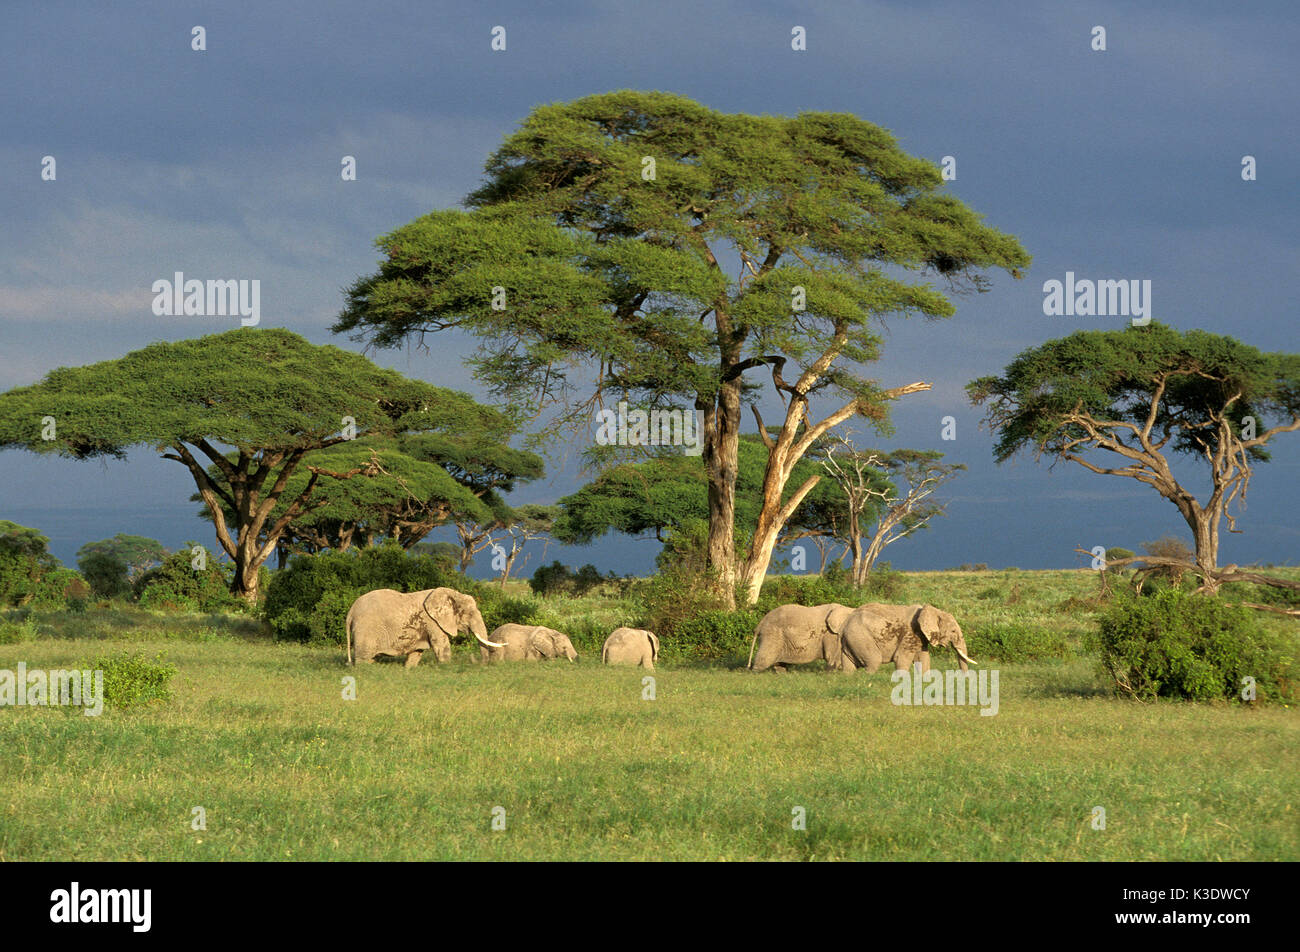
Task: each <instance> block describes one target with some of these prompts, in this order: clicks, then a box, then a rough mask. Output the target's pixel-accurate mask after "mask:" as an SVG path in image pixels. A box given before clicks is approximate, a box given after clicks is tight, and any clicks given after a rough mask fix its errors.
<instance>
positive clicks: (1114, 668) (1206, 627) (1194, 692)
mask: <svg viewBox="0 0 1300 952" xmlns="http://www.w3.org/2000/svg"><path fill="white" fill-rule="evenodd" d="M1095 641H1096V648H1097V650H1098V651H1099V653H1100V656H1101V664H1102V667H1103V669H1104V670H1105V671H1106V673H1107V674H1108V675H1109V676H1110V678H1111V679H1112V680H1113V681H1114V682H1115V685H1116V687H1117V688H1118V690H1119V691H1120V692H1121V693H1123V694H1127V695H1130V696H1132V697H1136V698H1142V699H1150V698H1156V697H1168V698H1183V699H1187V700H1198V701H1200V700H1211V699H1215V698H1226V699H1229V700H1232V699H1240V698H1241V691H1242V688H1243V684H1244V683H1245V682H1244V679H1245V678H1247V677H1250V678H1253V679H1254V680H1255V683H1256V691H1257V692H1258V696H1259V697H1260V698H1266V697H1267V698H1273V699H1282V698H1288V699H1289V698H1291V697H1292V696H1293V694H1294V690H1293V687H1292V684H1291V680H1290V679H1291V678H1292V677H1294V673H1295V670H1296V658H1295V650H1294V648H1290V649H1288V648H1286V647H1284V646H1283V645H1282V644H1281V643H1280V642H1274V641H1272V640H1271V639H1269V637H1268V636H1266V635H1265V634H1264V632H1263V631H1261V630H1260V629H1259V628H1258V627H1257V624H1256V619H1255V618H1254V616H1253V615H1252V614H1251V612H1250V610H1249V609H1246V608H1241V607H1239V606H1235V605H1229V604H1227V603H1225V602H1223V601H1222V600H1221V599H1218V598H1208V597H1205V596H1201V595H1192V594H1189V593H1187V592H1184V591H1181V590H1179V589H1165V590H1164V591H1162V592H1159V593H1157V594H1156V595H1154V596H1151V597H1148V598H1136V597H1133V596H1129V595H1126V596H1122V597H1119V598H1117V599H1116V600H1115V602H1114V603H1113V604H1112V605H1111V607H1110V608H1109V609H1108V610H1107V612H1106V613H1105V614H1104V615H1102V617H1101V618H1100V619H1099V620H1098V632H1097V635H1096V638H1095Z"/></svg>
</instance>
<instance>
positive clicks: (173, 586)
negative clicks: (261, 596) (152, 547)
mask: <svg viewBox="0 0 1300 952" xmlns="http://www.w3.org/2000/svg"><path fill="white" fill-rule="evenodd" d="M196 547H198V543H195V542H186V543H185V546H184V547H183V548H181V549H178V550H177V551H175V552H173V553H172V554H171V555H169V556H167V558H165V559H163V562H162V565H159V566H158V567H156V568H152V569H150V570H149V571H147V572H144V573H142V574H141V575H140V577H139V578H138V579H137V580H136V583H135V591H136V594H137V598H138V599H139V602H140V607H141V608H149V609H154V610H163V611H174V612H176V611H181V612H221V611H245V610H247V605H246V603H245V602H244V600H243V599H241V598H240V597H239V596H237V595H235V594H233V593H232V592H231V591H230V578H229V576H228V575H227V572H226V569H224V568H223V567H222V566H221V565H220V564H219V563H218V562H217V560H216V557H215V556H214V555H213V554H212V553H211V552H209V551H208V550H207V549H204V550H203V551H204V553H205V557H204V563H203V566H204V567H203V568H202V569H196V568H195V567H194V565H193V560H194V554H193V550H194V549H195V548H196Z"/></svg>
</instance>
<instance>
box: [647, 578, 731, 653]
mask: <svg viewBox="0 0 1300 952" xmlns="http://www.w3.org/2000/svg"><path fill="white" fill-rule="evenodd" d="M629 596H630V597H631V599H632V602H633V604H634V605H635V606H636V607H637V614H638V621H637V623H636V624H635V625H634V626H633V627H637V628H647V629H649V630H650V631H653V632H654V633H655V634H656V635H658V636H659V640H660V642H666V641H668V640H669V639H671V638H673V637H675V635H676V632H677V628H678V626H680V625H684V624H687V623H688V622H689V620H690V619H691V618H694V617H695V616H697V615H699V614H701V613H703V612H706V611H713V610H723V609H725V607H726V606H725V605H724V603H723V600H722V599H721V598H719V597H718V594H717V592H716V591H715V589H714V588H713V586H712V585H711V584H710V578H709V576H708V575H707V574H700V573H692V572H688V571H684V570H682V569H669V570H667V571H665V572H660V573H659V574H658V575H652V576H651V577H650V578H646V579H638V580H637V581H636V582H634V583H633V584H632V586H631V587H630V589H629Z"/></svg>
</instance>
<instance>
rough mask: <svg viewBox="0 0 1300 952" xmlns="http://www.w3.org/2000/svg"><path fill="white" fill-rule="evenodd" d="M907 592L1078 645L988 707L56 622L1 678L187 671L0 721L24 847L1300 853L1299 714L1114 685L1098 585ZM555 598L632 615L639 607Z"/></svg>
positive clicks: (715, 676)
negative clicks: (151, 699)
mask: <svg viewBox="0 0 1300 952" xmlns="http://www.w3.org/2000/svg"><path fill="white" fill-rule="evenodd" d="M904 584H905V591H904V592H903V593H902V597H900V598H896V599H894V600H897V601H923V600H925V601H933V602H935V603H936V604H940V605H942V606H944V607H949V608H951V610H952V611H953V612H954V613H955V614H957V616H958V618H959V619H960V620H961V621H962V623H963V626H964V627H965V628H966V630H967V632H968V633H971V632H972V631H975V632H978V631H980V630H981V628H989V627H990V626H997V625H1003V624H1006V625H1020V626H1028V627H1044V626H1046V627H1050V629H1051V630H1052V631H1054V632H1058V633H1060V634H1062V635H1064V636H1065V638H1066V639H1067V641H1068V643H1069V644H1070V646H1071V648H1072V650H1071V651H1070V652H1068V653H1067V654H1068V656H1067V657H1064V658H1059V659H1053V660H1047V661H1040V662H1032V663H1019V664H1013V663H998V664H997V665H996V666H997V667H998V668H999V672H1000V679H999V687H1000V700H999V711H998V714H997V715H996V716H981V715H980V713H979V709H978V708H976V707H964V708H958V707H903V706H895V705H893V704H891V703H890V692H891V687H892V685H891V682H890V666H888V665H886V666H885V668H884V669H883V670H881V671H879V672H877V673H876V674H875V675H873V676H865V675H861V674H858V675H853V676H841V675H831V674H827V673H825V672H823V671H818V670H814V669H811V668H809V669H806V670H797V671H793V672H791V673H789V674H785V675H778V674H763V675H753V674H750V673H748V672H745V671H744V670H739V669H737V667H736V666H737V665H743V658H741V659H738V660H737V661H734V662H731V663H726V664H717V665H695V666H672V665H667V664H665V665H661V666H660V669H659V670H658V671H656V672H655V682H654V688H655V691H654V694H655V697H654V699H653V700H646V699H644V698H643V694H644V692H645V688H644V686H643V681H642V679H643V677H644V676H645V675H646V672H644V671H641V670H640V669H615V668H605V667H602V666H601V665H600V664H599V663H596V662H597V659H596V658H595V656H594V655H592V654H591V653H590V652H587V653H586V654H585V656H584V657H583V658H582V660H581V661H580V662H579V663H577V664H573V665H570V664H567V663H563V662H561V663H551V664H546V665H532V664H519V665H513V666H496V667H491V668H486V667H483V666H480V665H478V664H475V663H473V657H474V654H475V652H474V651H472V650H470V649H469V648H468V647H465V648H461V649H458V651H457V653H456V655H455V657H454V658H453V661H452V663H451V664H449V665H444V666H438V665H436V664H430V663H426V664H422V665H421V666H420V667H418V668H416V669H414V670H406V669H404V668H403V667H401V665H400V664H396V663H380V664H376V665H373V666H366V667H362V668H359V669H355V670H349V669H347V668H345V667H344V666H343V663H342V656H341V652H334V651H331V650H328V649H324V648H315V647H309V646H301V645H290V644H277V643H274V642H271V641H269V640H268V639H267V638H266V637H265V636H264V635H262V634H261V633H260V631H259V630H258V626H257V625H256V624H255V623H252V622H250V621H247V620H238V619H230V618H216V617H206V618H205V617H198V616H190V617H180V616H170V617H169V616H157V615H152V616H151V615H148V614H146V613H139V612H136V613H132V612H115V613H114V612H96V611H93V610H92V611H90V612H87V613H85V614H82V615H58V616H41V617H38V618H37V619H36V620H37V623H38V627H39V628H40V631H41V636H40V637H39V638H38V639H37V640H35V641H32V642H28V643H25V644H12V645H0V668H9V669H12V668H14V667H15V666H16V664H17V663H18V662H19V661H25V662H26V663H27V665H28V667H29V668H57V667H65V666H71V665H73V664H74V663H76V662H78V661H82V660H85V659H87V658H90V657H94V656H97V655H101V654H105V653H109V652H113V651H118V650H128V649H129V650H140V651H143V652H146V653H148V654H150V655H153V654H155V653H157V652H159V651H162V652H165V653H166V656H167V660H168V661H169V662H171V663H172V664H174V665H175V666H176V668H177V674H176V676H175V677H174V679H173V682H172V691H173V697H172V700H170V701H169V702H166V703H159V704H153V705H150V706H147V707H144V708H138V709H132V710H112V709H109V710H106V711H105V712H104V714H103V715H102V716H100V717H98V718H95V717H85V716H82V715H81V713H79V712H77V711H72V710H60V709H43V708H4V709H0V771H2V773H0V860H40V859H64V860H74V859H75V860H172V859H181V860H286V859H287V860H339V859H345V860H371V859H395V860H426V859H476V860H513V859H518V860H540V859H558V860H589V859H603V860H614V859H649V860H653V859H663V860H674V859H701V860H806V859H818V860H830V859H852V860H902V859H905V860H920V859H962V860H1296V859H1300V769H1298V768H1300V713H1298V712H1297V711H1296V710H1295V708H1293V707H1292V708H1287V707H1283V706H1280V705H1275V706H1267V707H1266V706H1259V707H1251V706H1246V705H1240V704H1226V703H1225V704H1190V703H1173V702H1170V703H1152V704H1140V703H1136V702H1132V701H1126V700H1121V699H1118V698H1115V697H1113V696H1112V695H1111V693H1110V691H1109V689H1108V687H1107V685H1106V683H1105V682H1104V680H1103V679H1102V677H1101V675H1100V674H1099V673H1098V671H1097V669H1096V661H1095V659H1094V658H1093V657H1091V656H1090V655H1089V654H1088V653H1087V651H1086V649H1085V648H1084V646H1083V643H1082V641H1081V638H1082V635H1083V633H1084V632H1085V631H1086V630H1087V629H1088V628H1089V627H1090V624H1091V618H1092V617H1093V614H1094V612H1095V606H1092V605H1091V604H1090V602H1089V599H1090V598H1091V597H1092V595H1093V594H1094V593H1095V591H1096V575H1095V574H1092V573H1081V572H1078V573H1076V572H1018V571H1008V572H987V573H914V574H910V575H908V576H907V577H906V579H905V583H904ZM998 592H1000V593H1001V594H1000V595H998V594H996V593H998ZM550 610H551V611H553V612H554V613H555V614H557V615H559V616H564V615H565V614H566V613H569V614H570V615H571V617H573V618H575V619H576V618H579V617H582V618H600V619H604V618H605V616H607V615H608V616H610V620H611V621H626V620H629V619H625V618H624V619H620V618H615V617H614V616H617V615H618V613H619V611H621V610H622V609H621V607H620V603H619V601H618V600H617V598H608V599H602V598H601V597H600V596H591V597H588V598H587V599H571V600H568V601H564V602H559V603H555V604H553V605H552V606H551V607H550ZM602 623H603V622H602ZM1268 623H1269V624H1270V625H1277V626H1282V627H1286V628H1288V630H1291V631H1294V622H1292V621H1289V620H1287V619H1282V618H1277V619H1270V620H1269V622H1268ZM1288 626H1289V627H1288ZM611 627H612V626H611ZM580 648H581V646H580ZM936 660H937V661H938V663H939V664H941V665H944V666H946V665H947V664H948V663H949V659H947V658H944V657H943V655H942V654H939V655H936ZM350 674H355V676H356V678H357V697H356V699H355V700H345V699H344V698H343V696H342V695H343V685H342V679H343V678H345V677H347V676H348V675H350ZM1099 806H1100V807H1103V808H1104V810H1105V829H1104V830H1099V829H1094V822H1093V817H1094V808H1095V807H1099ZM195 807H202V808H203V809H204V810H205V811H206V823H207V829H206V830H193V829H192V817H193V808H195ZM496 807H500V808H502V810H503V811H504V821H505V824H504V825H505V829H504V830H494V829H493V817H494V808H496ZM796 808H802V811H803V814H804V815H805V816H806V829H802V830H800V829H794V828H793V827H794V826H795V825H796V824H795V823H794V820H795V818H796V816H797V815H798V812H799V811H798V810H797V809H796ZM496 815H497V816H498V817H500V816H501V815H502V814H501V811H496Z"/></svg>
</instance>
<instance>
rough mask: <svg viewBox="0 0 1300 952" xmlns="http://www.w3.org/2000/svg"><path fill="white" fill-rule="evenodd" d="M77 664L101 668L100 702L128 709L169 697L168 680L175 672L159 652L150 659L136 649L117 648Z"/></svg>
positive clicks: (166, 699)
mask: <svg viewBox="0 0 1300 952" xmlns="http://www.w3.org/2000/svg"><path fill="white" fill-rule="evenodd" d="M79 667H81V668H84V669H88V670H91V671H103V672H104V704H105V706H107V707H114V708H119V709H129V708H133V707H138V706H140V705H142V704H152V703H159V704H161V703H163V702H165V701H168V700H170V699H171V688H170V686H169V685H170V682H171V679H172V675H174V674H175V673H176V668H175V667H174V666H173V665H170V664H167V662H166V658H165V657H164V656H163V654H162V653H161V652H160V653H159V654H158V655H157V656H156V657H154V658H153V659H152V660H151V659H149V658H148V657H146V656H145V655H144V654H142V653H140V652H118V653H116V654H112V655H107V656H104V657H101V658H96V659H95V660H94V661H91V662H89V663H88V664H83V665H80V666H79Z"/></svg>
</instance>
